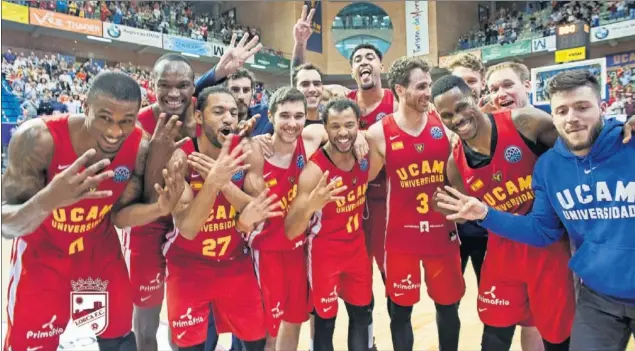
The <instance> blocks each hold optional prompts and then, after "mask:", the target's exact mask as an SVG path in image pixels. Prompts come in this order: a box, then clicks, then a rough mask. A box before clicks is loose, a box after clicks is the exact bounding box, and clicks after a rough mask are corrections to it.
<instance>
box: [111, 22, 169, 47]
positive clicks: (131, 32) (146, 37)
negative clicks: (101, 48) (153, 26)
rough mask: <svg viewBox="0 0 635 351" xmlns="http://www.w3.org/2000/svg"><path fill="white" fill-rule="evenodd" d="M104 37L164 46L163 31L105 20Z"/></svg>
mask: <svg viewBox="0 0 635 351" xmlns="http://www.w3.org/2000/svg"><path fill="white" fill-rule="evenodd" d="M103 25H104V29H103V32H104V38H108V39H112V40H118V41H124V42H126V43H133V44H139V45H145V46H154V47H157V48H161V47H163V38H162V35H163V34H161V33H159V32H152V31H149V30H144V29H138V28H133V27H128V26H122V25H119V24H114V23H108V22H103Z"/></svg>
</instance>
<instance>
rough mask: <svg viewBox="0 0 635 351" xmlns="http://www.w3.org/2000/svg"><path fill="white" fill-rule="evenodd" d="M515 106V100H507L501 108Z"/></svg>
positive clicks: (502, 103)
mask: <svg viewBox="0 0 635 351" xmlns="http://www.w3.org/2000/svg"><path fill="white" fill-rule="evenodd" d="M513 104H514V100H506V101H503V102H501V103H500V105H501V107H505V108H506V107H510V106H512V105H513Z"/></svg>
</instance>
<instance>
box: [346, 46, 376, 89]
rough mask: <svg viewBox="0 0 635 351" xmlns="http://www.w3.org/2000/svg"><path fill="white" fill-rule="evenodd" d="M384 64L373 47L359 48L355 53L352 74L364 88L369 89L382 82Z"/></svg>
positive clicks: (360, 86) (361, 87)
mask: <svg viewBox="0 0 635 351" xmlns="http://www.w3.org/2000/svg"><path fill="white" fill-rule="evenodd" d="M382 69H383V66H382V64H381V61H380V59H379V56H377V54H376V53H375V51H374V50H372V49H365V48H364V49H359V50H357V51H356V52H355V54H354V55H353V59H352V63H351V75H352V76H353V79H355V81H356V82H357V86H358V87H359V88H360V89H362V90H369V89H372V88H374V87H375V86H377V85H378V84H380V83H381V71H382Z"/></svg>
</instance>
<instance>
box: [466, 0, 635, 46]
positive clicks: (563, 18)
mask: <svg viewBox="0 0 635 351" xmlns="http://www.w3.org/2000/svg"><path fill="white" fill-rule="evenodd" d="M517 4H524V6H525V8H524V9H523V10H521V9H518V8H517V7H518V6H522V5H517ZM626 19H635V0H621V1H551V2H549V1H527V2H522V3H521V2H513V3H512V5H511V7H509V8H507V7H501V8H498V9H497V11H496V12H495V13H494V14H493V15H491V16H489V18H487V20H483V21H481V23H480V24H479V28H478V29H476V30H472V31H470V32H469V33H466V34H463V35H461V36H460V37H459V39H458V50H467V49H473V48H478V47H483V46H487V45H496V44H498V45H506V44H512V43H514V42H516V41H517V40H518V39H519V38H521V37H523V36H526V37H546V36H551V35H555V33H556V27H557V26H558V25H560V24H567V23H575V22H578V21H582V22H585V23H588V24H590V25H591V26H593V27H598V26H600V24H601V21H605V22H613V21H622V20H626Z"/></svg>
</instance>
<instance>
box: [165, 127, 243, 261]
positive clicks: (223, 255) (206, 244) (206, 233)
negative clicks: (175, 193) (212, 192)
mask: <svg viewBox="0 0 635 351" xmlns="http://www.w3.org/2000/svg"><path fill="white" fill-rule="evenodd" d="M239 142H240V137H238V136H234V137H233V139H232V143H231V147H232V149H233V148H234V147H236V146H237V145H238V143H239ZM189 178H190V180H189V184H190V187H191V188H192V190H193V192H194V195H195V196H196V195H197V194H198V192H199V190H201V188H203V183H204V182H205V179H204V178H203V177H202V176H201V175H200V174H199V173H198V172H196V171H195V170H194V169H190V175H189ZM244 181H245V171H240V172H237V173H236V174H234V176H233V177H232V182H233V183H234V184H235V185H236V186H237V187H239V188H241V189H242V187H243V183H244ZM235 218H236V209H235V208H234V207H233V206H232V205H231V204H230V203H229V201H228V200H227V199H226V198H225V196H224V195H223V194H222V193H219V194H218V195H217V196H216V201H215V202H214V206H213V208H212V211H211V212H210V214H209V216H208V217H207V221H206V222H205V224H203V227H202V228H201V230H200V231H199V232H198V235H197V236H196V238H194V240H188V239H185V238H184V237H182V236H181V235H179V230H178V228H175V229H174V230H173V231H172V232H170V233H168V234H167V236H166V237H167V242H166V243H165V245H164V247H163V254H164V255H165V256H166V257H168V259H169V258H170V257H171V256H173V255H176V256H180V257H188V258H196V259H199V260H215V261H227V260H231V259H233V258H235V257H236V256H238V255H240V254H243V253H244V249H245V242H244V240H243V238H242V235H241V234H240V233H239V232H238V231H237V230H236V228H235V227H236V219H235Z"/></svg>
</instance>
